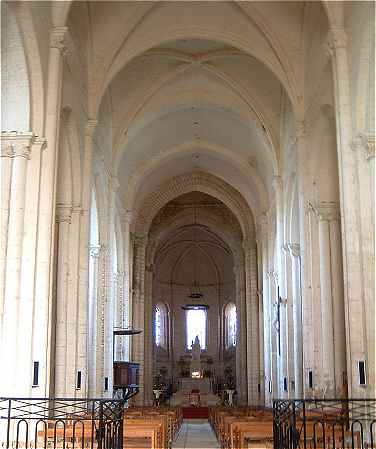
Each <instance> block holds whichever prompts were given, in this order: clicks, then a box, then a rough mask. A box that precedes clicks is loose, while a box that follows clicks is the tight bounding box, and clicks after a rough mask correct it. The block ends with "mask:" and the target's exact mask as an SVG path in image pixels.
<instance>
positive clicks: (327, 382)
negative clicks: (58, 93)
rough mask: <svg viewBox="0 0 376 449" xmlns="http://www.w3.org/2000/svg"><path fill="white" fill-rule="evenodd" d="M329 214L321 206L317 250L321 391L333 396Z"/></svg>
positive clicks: (325, 394)
mask: <svg viewBox="0 0 376 449" xmlns="http://www.w3.org/2000/svg"><path fill="white" fill-rule="evenodd" d="M329 229H330V228H329V216H328V213H327V211H326V210H325V209H324V208H322V209H320V211H319V250H320V286H321V289H320V303H321V326H322V336H321V338H322V353H323V361H322V368H323V373H322V386H321V387H322V393H323V395H324V396H326V397H333V394H334V391H335V384H334V340H333V298H332V282H331V281H332V279H331V269H330V268H331V267H330V234H329Z"/></svg>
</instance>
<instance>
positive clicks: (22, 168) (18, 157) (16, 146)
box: [0, 133, 34, 396]
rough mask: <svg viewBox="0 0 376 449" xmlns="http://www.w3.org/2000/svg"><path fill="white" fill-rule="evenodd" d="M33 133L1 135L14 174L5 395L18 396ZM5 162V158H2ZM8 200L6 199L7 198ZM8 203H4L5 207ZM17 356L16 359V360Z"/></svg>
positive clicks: (3, 350) (3, 341)
mask: <svg viewBox="0 0 376 449" xmlns="http://www.w3.org/2000/svg"><path fill="white" fill-rule="evenodd" d="M33 138H34V137H33V135H32V134H31V133H26V134H18V133H9V134H7V136H6V138H5V136H4V135H2V155H3V154H4V155H6V157H8V158H9V157H11V158H12V159H13V162H12V173H11V180H10V181H11V184H10V196H9V203H8V204H9V219H8V233H7V246H6V259H5V263H6V265H5V276H4V277H5V279H4V282H5V289H4V303H3V326H2V335H1V347H0V348H1V354H2V357H1V360H2V363H3V364H4V366H6V369H4V370H3V374H2V376H1V377H2V381H1V390H2V391H3V392H4V395H6V396H11V395H17V392H18V388H20V387H21V386H18V385H17V384H16V383H15V379H17V366H16V364H17V351H16V348H17V342H18V339H19V338H20V335H18V332H17V331H18V328H17V325H16V323H18V320H19V309H20V295H21V283H20V280H21V260H22V244H23V233H24V212H25V194H26V173H27V162H28V160H29V158H30V151H31V145H32V143H33ZM2 159H4V157H3V158H2ZM5 200H6V198H5ZM6 205H7V203H5V205H4V206H5V208H6ZM5 210H6V209H5ZM15 356H16V357H15Z"/></svg>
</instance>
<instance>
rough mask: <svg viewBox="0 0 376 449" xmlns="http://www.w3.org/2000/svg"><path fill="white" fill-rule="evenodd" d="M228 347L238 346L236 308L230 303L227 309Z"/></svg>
mask: <svg viewBox="0 0 376 449" xmlns="http://www.w3.org/2000/svg"><path fill="white" fill-rule="evenodd" d="M225 339H226V347H227V348H231V347H233V346H236V306H235V304H234V303H232V302H230V303H229V304H227V306H226V308H225Z"/></svg>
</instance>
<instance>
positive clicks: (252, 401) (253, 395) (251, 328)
mask: <svg viewBox="0 0 376 449" xmlns="http://www.w3.org/2000/svg"><path fill="white" fill-rule="evenodd" d="M243 249H244V255H245V273H246V278H245V292H246V304H245V305H246V332H247V387H248V388H247V398H248V404H249V405H258V404H259V392H258V384H259V376H260V356H259V326H258V315H259V311H258V293H257V258H256V257H257V256H256V247H255V242H250V241H248V240H245V241H244V242H243Z"/></svg>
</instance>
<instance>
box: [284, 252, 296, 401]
mask: <svg viewBox="0 0 376 449" xmlns="http://www.w3.org/2000/svg"><path fill="white" fill-rule="evenodd" d="M283 257H284V267H285V272H284V278H285V283H286V284H285V285H286V298H287V303H286V336H287V348H286V357H287V377H288V379H289V383H288V393H287V396H288V398H295V397H296V392H295V375H294V357H295V351H294V310H293V309H294V301H293V289H292V260H291V257H290V255H289V248H288V245H287V244H284V245H283Z"/></svg>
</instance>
